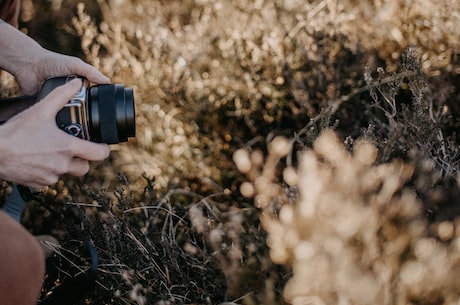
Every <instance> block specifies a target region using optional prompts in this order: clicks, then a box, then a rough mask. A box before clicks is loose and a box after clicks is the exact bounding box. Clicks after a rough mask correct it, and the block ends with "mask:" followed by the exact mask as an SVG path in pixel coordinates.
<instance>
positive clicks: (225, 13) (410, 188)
mask: <svg viewBox="0 0 460 305" xmlns="http://www.w3.org/2000/svg"><path fill="white" fill-rule="evenodd" d="M45 12H46V13H45ZM459 16H460V4H458V3H457V1H454V0H448V1H443V2H442V1H441V2H440V1H431V0H430V1H426V0H424V1H422V0H405V1H393V2H391V1H377V0H375V1H370V0H353V1H351V0H346V1H329V0H327V1H326V0H322V1H319V0H318V1H297V0H284V1H281V0H271V1H263V0H257V1H245V0H238V1H229V0H221V1H217V0H187V1H178V0H173V1H147V0H138V1H134V0H132V1H128V0H117V1H116V0H113V1H105V0H98V1H84V4H82V3H80V4H79V3H77V1H57V0H53V1H31V0H24V1H23V9H22V15H21V18H22V25H21V26H22V27H23V28H24V29H26V30H27V31H28V32H29V34H30V35H32V36H33V37H36V38H37V39H38V40H39V41H41V42H42V43H43V44H44V45H46V46H48V47H50V48H53V49H56V50H60V51H63V52H66V53H71V54H76V55H78V56H81V57H83V58H84V59H86V60H87V61H89V62H90V63H92V64H94V65H96V66H97V67H98V68H100V69H101V70H102V71H103V72H104V73H105V74H107V75H108V76H110V77H111V79H112V80H113V81H114V82H120V83H124V84H126V85H128V86H132V87H133V88H134V91H135V94H136V96H135V98H136V107H137V122H138V135H137V137H136V139H135V140H133V141H131V142H129V143H127V144H121V145H115V146H113V149H112V154H111V158H110V160H108V161H107V162H104V163H103V164H98V165H95V166H94V167H93V168H92V171H91V173H90V175H88V176H87V177H86V178H84V179H82V180H75V179H64V180H63V181H62V182H61V183H60V184H59V185H57V186H56V187H55V188H53V189H51V190H50V191H49V192H47V193H46V194H43V199H42V200H43V201H44V202H42V204H39V205H37V204H34V205H33V206H31V208H30V209H29V211H28V213H27V215H26V217H25V220H26V224H27V226H28V227H29V228H30V229H31V230H32V231H34V232H35V233H52V234H54V235H56V236H57V237H58V238H59V240H61V241H62V249H61V251H59V252H58V254H56V255H55V257H54V259H53V263H50V271H49V277H48V279H47V283H46V287H49V286H52V285H53V284H54V282H55V281H56V280H63V279H65V278H66V277H67V276H68V274H73V273H75V272H78V270H75V267H72V265H69V264H68V263H67V262H66V261H67V260H69V259H70V260H74V261H77V263H76V265H77V266H80V265H81V266H83V265H84V262H82V261H81V259H80V258H81V256H80V255H77V256H78V257H77V258H75V259H71V256H70V255H68V251H73V250H74V249H78V247H79V243H78V242H75V241H73V240H81V239H82V238H84V237H91V238H92V240H93V241H94V242H95V244H96V247H97V249H98V251H99V253H100V256H101V267H100V277H99V280H98V285H97V287H96V290H95V291H94V293H92V294H91V295H89V296H88V298H89V299H88V301H82V304H85V303H97V304H140V305H142V304H220V303H223V302H234V303H236V304H266V305H270V304H272V305H274V304H286V303H287V304H296V305H297V304H299V305H300V304H424V305H425V304H426V305H429V304H457V303H458V300H459V298H460V289H459V288H460V287H458V284H457V283H456V280H455V279H456V277H457V275H458V267H457V266H458V260H459V257H460V256H459V247H458V243H459V239H458V232H459V230H458V215H460V214H459V211H460V210H459V209H458V208H457V206H458V194H459V188H458V183H457V175H458V143H459V138H458V136H457V129H458V127H459V126H460V124H459V119H458V118H459V117H460V116H459V115H458V114H459V112H460V108H459V107H458V105H457V100H458V96H459V94H458V92H459V90H458V88H457V87H456V86H457V82H458V73H459V72H460V66H459V61H458V54H459V51H460V38H459V37H460V35H459V34H460V33H459V31H460V30H459V29H458V26H457V25H458V21H459V18H460V17H459ZM50 27H52V28H54V29H55V31H50ZM44 29H46V31H44ZM43 33H47V35H43ZM50 37H53V38H54V39H49V38H50ZM411 46H414V47H411ZM366 67H367V68H366ZM331 129H334V131H331ZM88 204H90V205H92V206H87V205H88ZM66 250H67V251H66ZM66 253H67V254H66ZM77 269H78V268H77ZM230 304H231V303H230Z"/></svg>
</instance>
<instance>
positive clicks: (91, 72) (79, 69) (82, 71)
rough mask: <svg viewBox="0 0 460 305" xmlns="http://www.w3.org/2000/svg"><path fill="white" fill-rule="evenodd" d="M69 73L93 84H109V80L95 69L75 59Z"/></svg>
mask: <svg viewBox="0 0 460 305" xmlns="http://www.w3.org/2000/svg"><path fill="white" fill-rule="evenodd" d="M71 70H72V71H71V73H73V74H77V75H80V76H83V77H85V78H87V79H88V80H89V81H90V82H92V83H95V84H109V83H110V79H109V78H108V77H107V76H105V75H104V74H102V73H101V72H100V71H99V70H98V69H96V68H95V67H93V66H91V65H89V64H87V63H85V62H84V61H82V60H81V59H79V58H75V59H74V60H73V62H72V65H71Z"/></svg>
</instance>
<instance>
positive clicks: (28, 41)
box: [0, 20, 109, 94]
mask: <svg viewBox="0 0 460 305" xmlns="http://www.w3.org/2000/svg"><path fill="white" fill-rule="evenodd" d="M0 68H2V69H4V70H6V71H8V72H9V73H11V74H12V75H14V76H15V77H16V80H17V81H18V83H19V85H20V86H21V88H22V90H23V92H24V94H34V93H36V92H37V91H38V89H39V86H40V83H41V82H42V81H44V80H45V79H47V78H49V77H51V76H64V75H69V74H78V75H81V76H84V77H86V78H87V79H88V80H90V81H91V82H93V83H98V84H102V83H108V82H109V79H108V78H107V77H106V76H104V75H103V74H102V73H101V72H99V70H97V69H96V68H95V67H93V66H91V65H88V64H86V63H84V62H83V61H82V60H81V59H79V58H77V57H73V56H67V55H63V54H59V53H55V52H51V51H49V50H46V49H44V48H43V47H41V46H40V44H38V43H37V42H36V41H34V40H33V39H32V38H30V37H29V36H27V35H25V34H24V33H22V32H21V31H19V30H17V29H16V28H14V27H13V26H11V25H9V24H8V23H6V22H4V21H3V20H0Z"/></svg>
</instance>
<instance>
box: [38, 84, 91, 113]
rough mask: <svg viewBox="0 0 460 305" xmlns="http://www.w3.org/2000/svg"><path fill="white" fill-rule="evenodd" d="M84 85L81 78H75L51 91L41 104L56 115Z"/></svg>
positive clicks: (48, 111)
mask: <svg viewBox="0 0 460 305" xmlns="http://www.w3.org/2000/svg"><path fill="white" fill-rule="evenodd" d="M82 85H83V84H82V81H81V79H79V78H75V79H73V80H71V81H70V82H68V83H66V84H65V85H62V86H59V87H57V88H56V89H54V90H53V91H51V92H50V93H49V94H48V95H47V96H46V97H45V98H44V99H43V100H42V101H41V102H40V103H39V104H41V105H42V106H43V108H44V109H46V113H48V114H49V115H51V116H56V114H57V113H58V112H59V111H60V110H61V109H62V108H63V107H64V106H65V105H66V104H67V103H68V102H69V100H70V99H72V97H74V96H75V94H76V93H77V92H78V91H79V90H80V89H81V87H82Z"/></svg>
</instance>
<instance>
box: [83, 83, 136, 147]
mask: <svg viewBox="0 0 460 305" xmlns="http://www.w3.org/2000/svg"><path fill="white" fill-rule="evenodd" d="M88 123H89V124H88V125H89V134H90V140H91V141H93V142H99V143H107V144H116V143H120V142H126V141H128V138H129V137H134V136H135V135H136V122H135V111H134V94H133V89H132V88H125V86H123V85H121V84H104V85H95V86H92V87H90V88H89V91H88Z"/></svg>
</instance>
